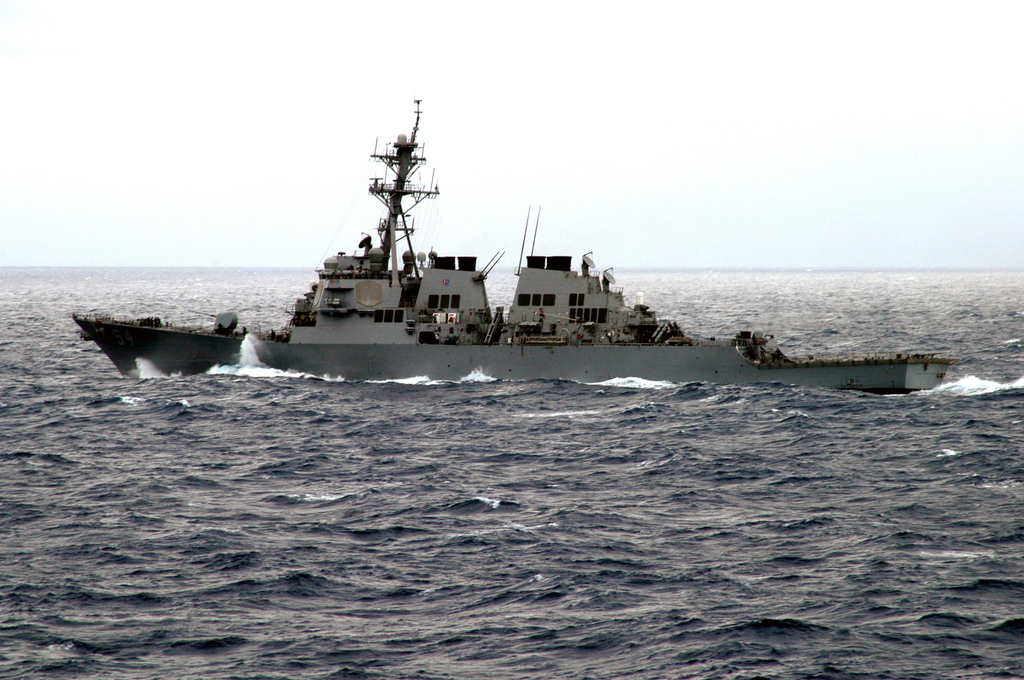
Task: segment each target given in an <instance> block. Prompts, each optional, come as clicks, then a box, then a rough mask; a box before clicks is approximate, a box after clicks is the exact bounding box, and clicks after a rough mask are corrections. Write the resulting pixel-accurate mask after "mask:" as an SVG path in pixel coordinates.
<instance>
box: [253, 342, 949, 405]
mask: <svg viewBox="0 0 1024 680" xmlns="http://www.w3.org/2000/svg"><path fill="white" fill-rule="evenodd" d="M256 353H257V355H258V356H259V358H260V361H261V362H262V363H264V364H266V365H267V366H271V367H274V368H279V369H282V370H298V371H302V372H305V373H311V374H314V375H324V376H329V377H336V378H344V379H346V380H383V379H400V378H411V377H416V376H425V377H429V378H433V379H437V380H458V379H460V378H464V377H466V376H468V375H471V374H473V373H478V374H482V375H486V376H489V377H492V378H500V379H506V380H531V379H551V378H560V379H566V380H575V381H578V382H585V383H594V382H603V381H605V380H610V379H613V378H625V377H630V378H642V379H645V380H656V381H669V382H694V381H702V382H713V383H723V384H746V383H783V384H787V385H802V386H806V387H828V388H835V389H853V390H860V391H865V392H873V393H876V394H903V393H907V392H912V391H916V390H922V389H931V388H933V387H935V386H936V385H938V384H939V382H940V381H941V380H942V378H943V377H944V376H945V372H946V368H947V367H948V362H945V363H944V362H943V360H939V361H938V362H936V360H934V359H932V360H928V359H925V358H910V357H908V358H901V359H867V358H864V359H847V360H843V361H816V362H815V361H810V362H804V363H792V364H782V365H771V364H759V363H755V362H752V361H749V360H747V359H746V358H744V357H743V356H742V355H741V354H740V353H739V352H737V351H736V349H735V348H734V347H728V346H700V345H696V346H675V347H672V346H656V345H655V346H652V345H576V346H573V345H563V346H548V347H545V346H530V345H489V346H488V345H291V344H281V343H260V344H258V345H257V346H256Z"/></svg>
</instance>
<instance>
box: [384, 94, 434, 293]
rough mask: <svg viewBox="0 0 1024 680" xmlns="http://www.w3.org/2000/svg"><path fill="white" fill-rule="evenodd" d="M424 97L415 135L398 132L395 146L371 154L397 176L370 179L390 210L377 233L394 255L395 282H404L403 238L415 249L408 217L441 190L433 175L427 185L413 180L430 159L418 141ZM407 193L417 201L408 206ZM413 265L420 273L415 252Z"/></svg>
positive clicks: (418, 108) (388, 254)
mask: <svg viewBox="0 0 1024 680" xmlns="http://www.w3.org/2000/svg"><path fill="white" fill-rule="evenodd" d="M421 101H422V100H420V99H416V100H415V102H416V123H415V124H414V125H413V127H412V135H411V136H410V137H408V138H407V137H406V136H405V135H404V134H403V135H398V141H397V142H395V143H394V144H393V145H392V148H391V149H387V148H386V147H385V150H384V151H382V152H381V153H377V151H376V149H374V152H373V154H372V156H371V158H375V159H376V160H379V161H381V162H382V163H384V165H386V166H387V167H388V169H389V170H390V171H391V172H392V173H394V180H393V181H391V182H389V181H387V180H388V177H387V174H386V173H385V176H384V177H383V178H381V177H374V178H373V179H372V180H371V183H370V193H371V194H373V195H374V196H376V197H377V199H378V200H379V201H380V202H381V203H383V204H384V206H385V207H386V208H387V210H388V214H387V217H385V218H382V219H381V221H380V224H379V225H378V227H377V234H378V236H380V241H381V248H382V249H383V250H384V257H385V258H387V257H388V256H390V258H391V285H392V286H397V285H399V284H400V281H399V276H398V272H399V268H398V241H399V239H400V238H404V239H405V241H406V243H407V244H408V247H409V252H412V233H413V228H412V224H411V222H410V221H409V220H407V215H408V214H409V212H411V211H412V209H413V208H415V207H416V206H417V205H419V203H420V201H422V200H423V199H425V198H434V197H435V196H437V195H438V193H439V192H438V190H437V184H434V182H433V178H431V185H432V186H426V187H424V186H421V185H418V184H413V183H411V182H410V181H409V180H410V178H411V177H412V176H414V175H415V174H416V172H417V171H418V170H419V166H420V165H422V164H424V163H426V161H427V159H426V158H425V157H424V156H423V155H422V149H420V148H419V144H417V143H416V133H417V132H418V131H419V129H420V113H421V111H420V102H421ZM406 196H411V197H412V201H413V203H412V205H410V206H409V208H408V210H406V209H404V208H403V207H402V199H403V198H405V197H406ZM400 234H401V235H400ZM413 267H414V268H415V271H416V276H417V277H418V276H419V268H418V267H417V266H416V258H415V256H414V257H413Z"/></svg>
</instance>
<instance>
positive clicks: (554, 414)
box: [516, 411, 601, 418]
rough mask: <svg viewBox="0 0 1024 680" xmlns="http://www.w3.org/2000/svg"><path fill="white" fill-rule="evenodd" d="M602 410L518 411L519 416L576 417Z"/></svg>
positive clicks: (517, 415)
mask: <svg viewBox="0 0 1024 680" xmlns="http://www.w3.org/2000/svg"><path fill="white" fill-rule="evenodd" d="M599 413H601V412H600V411H552V412H550V413H517V414H516V417H517V418H575V417H576V416H596V415H597V414H599Z"/></svg>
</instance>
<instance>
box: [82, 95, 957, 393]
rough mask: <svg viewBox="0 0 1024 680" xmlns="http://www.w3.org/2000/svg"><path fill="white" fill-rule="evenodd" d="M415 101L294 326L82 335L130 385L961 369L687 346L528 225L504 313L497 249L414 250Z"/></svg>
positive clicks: (786, 378)
mask: <svg viewBox="0 0 1024 680" xmlns="http://www.w3.org/2000/svg"><path fill="white" fill-rule="evenodd" d="M419 104H420V102H419V101H417V102H416V111H415V113H416V120H415V123H414V125H413V128H412V134H411V135H409V136H406V135H404V134H401V135H399V136H398V139H397V141H395V142H394V143H393V144H391V145H389V146H386V147H385V148H384V149H383V150H380V151H378V150H376V149H375V150H374V153H373V154H372V158H373V159H375V160H377V161H379V162H380V163H382V164H383V166H384V167H385V171H384V173H383V174H384V176H383V177H378V178H375V179H372V180H371V182H370V187H369V190H370V194H371V195H373V196H374V197H376V198H377V199H379V200H380V201H381V203H383V205H384V207H385V208H386V211H387V214H386V216H384V217H382V218H381V220H380V223H379V225H378V228H377V234H378V242H377V243H376V244H375V243H374V242H373V239H372V238H371V237H369V236H367V237H366V238H365V239H363V241H362V242H361V243H360V244H359V246H358V248H357V250H356V252H355V253H353V254H346V253H344V252H340V253H338V254H337V255H335V256H332V257H328V258H327V259H326V260H325V261H324V263H323V266H322V267H321V268H319V269H318V270H317V275H318V278H317V280H316V281H315V282H314V283H313V285H312V286H311V287H310V290H308V291H307V292H306V293H305V294H304V295H303V296H302V297H300V298H298V299H297V300H296V302H295V304H294V307H293V308H292V316H291V319H290V321H289V322H288V324H287V326H286V327H284V328H282V329H280V330H277V329H275V330H269V331H260V332H258V333H257V332H246V330H245V328H244V327H243V328H242V329H239V326H238V317H237V315H236V314H234V313H232V312H225V313H222V314H220V315H218V316H217V317H216V320H215V322H214V324H213V327H212V328H210V327H182V326H171V325H169V324H165V323H163V322H162V321H161V320H160V318H159V317H155V316H152V317H146V318H141V319H133V320H129V319H118V318H114V317H112V316H106V315H95V314H88V315H87V314H77V313H76V314H75V315H74V317H73V318H74V320H75V321H76V322H77V323H78V325H79V326H81V329H82V333H81V334H82V337H83V338H84V339H86V340H92V341H95V342H96V344H98V345H99V346H100V348H101V349H102V350H103V352H105V353H106V354H107V356H109V357H110V359H111V360H112V361H113V362H114V365H115V366H117V368H118V370H120V371H121V373H122V374H123V375H125V376H128V377H138V376H139V375H140V371H141V369H142V368H143V367H144V366H146V367H148V368H152V369H155V370H157V371H160V372H162V373H164V374H166V375H175V374H180V375H190V374H198V373H204V372H207V371H209V370H210V369H212V368H214V367H215V366H218V365H219V366H229V365H238V364H241V363H258V364H262V365H264V366H267V367H271V368H276V369H280V370H286V371H300V372H303V373H308V374H312V375H315V376H328V377H332V378H343V379H345V380H381V379H402V378H412V377H419V376H427V377H429V378H432V379H438V380H458V379H460V378H464V377H466V376H469V375H471V374H473V373H482V374H484V375H486V376H489V377H491V378H496V379H510V380H529V379H538V378H559V379H567V380H575V381H580V382H587V383H594V382H602V381H606V380H610V379H613V378H627V377H629V378H641V379H647V380H655V381H671V382H691V381H707V382H714V383H730V384H735V383H782V384H787V385H801V386H808V387H826V388H835V389H841V390H861V391H864V392H873V393H878V394H900V393H906V392H912V391H914V390H923V389H930V388H933V387H935V386H936V385H938V384H939V382H940V381H941V380H942V378H943V377H944V376H945V374H946V370H947V368H948V367H949V366H950V365H952V364H953V363H955V360H954V359H947V358H941V357H936V356H934V355H932V354H913V353H885V354H883V353H878V354H868V355H860V356H845V357H835V358H824V357H818V358H814V357H812V356H807V357H789V356H787V355H785V354H784V353H783V352H782V350H781V349H780V348H779V346H778V344H777V343H776V341H775V338H774V337H773V336H772V335H767V334H764V333H763V332H761V331H745V330H744V331H740V332H738V333H737V334H736V335H735V336H733V337H728V338H719V339H715V338H706V339H699V338H695V337H690V336H689V335H687V334H686V333H685V332H684V331H683V329H681V328H680V327H679V325H678V324H677V323H676V322H674V321H671V320H667V319H662V318H660V317H658V315H657V314H656V313H655V312H654V311H653V310H651V309H649V308H648V307H647V306H645V305H644V304H642V301H638V302H637V304H634V305H632V306H629V305H627V304H626V302H625V299H624V297H623V291H622V290H621V288H619V287H617V286H615V285H614V284H615V280H614V278H613V276H612V274H611V273H610V270H605V271H603V272H602V271H598V270H596V269H595V268H594V262H593V260H592V259H591V258H590V257H589V255H584V256H583V257H582V261H581V263H580V268H579V271H575V270H574V269H573V267H572V258H571V257H570V256H562V255H556V256H546V257H545V256H536V255H529V256H527V258H526V266H525V267H523V266H521V262H522V256H523V252H524V250H525V244H526V233H525V231H524V238H523V246H522V248H521V250H520V266H519V267H518V268H517V269H516V275H517V276H518V284H517V288H516V292H515V296H514V298H513V299H512V301H511V304H509V305H508V308H507V309H505V308H504V306H498V307H494V308H492V307H491V304H490V301H489V300H488V297H487V290H486V288H485V282H486V280H487V275H488V273H489V272H490V271H491V269H493V267H494V265H495V264H496V262H497V259H498V256H495V257H494V258H491V261H490V262H488V263H487V264H486V265H485V266H483V267H478V266H477V258H476V257H442V256H439V255H437V254H436V253H434V252H433V251H432V252H431V253H430V254H429V256H428V255H426V254H423V253H419V254H418V255H414V252H415V251H414V249H413V245H412V235H413V224H412V220H411V219H410V217H409V216H410V211H411V210H412V209H413V208H414V207H415V206H416V205H417V204H419V203H420V202H421V201H423V200H424V199H428V198H433V197H435V196H437V195H438V190H437V186H436V184H432V185H431V184H428V185H419V184H416V183H414V181H413V180H414V179H415V178H416V176H417V171H418V170H419V168H420V166H421V165H422V164H423V163H425V161H426V159H425V158H424V156H423V153H422V148H421V145H420V144H419V143H418V142H417V141H416V135H417V132H418V130H419V122H420V114H421V111H420V106H419ZM404 204H408V205H404ZM527 223H529V219H528V220H527ZM400 249H403V251H404V252H402V253H401V254H399V250H400Z"/></svg>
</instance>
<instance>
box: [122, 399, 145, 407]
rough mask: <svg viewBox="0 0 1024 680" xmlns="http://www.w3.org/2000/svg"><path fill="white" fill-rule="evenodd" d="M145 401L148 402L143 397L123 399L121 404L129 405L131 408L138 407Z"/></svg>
mask: <svg viewBox="0 0 1024 680" xmlns="http://www.w3.org/2000/svg"><path fill="white" fill-rule="evenodd" d="M144 401H146V400H145V399H143V398H142V397H121V403H122V404H128V405H129V406H138V405H139V404H141V403H142V402H144Z"/></svg>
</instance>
